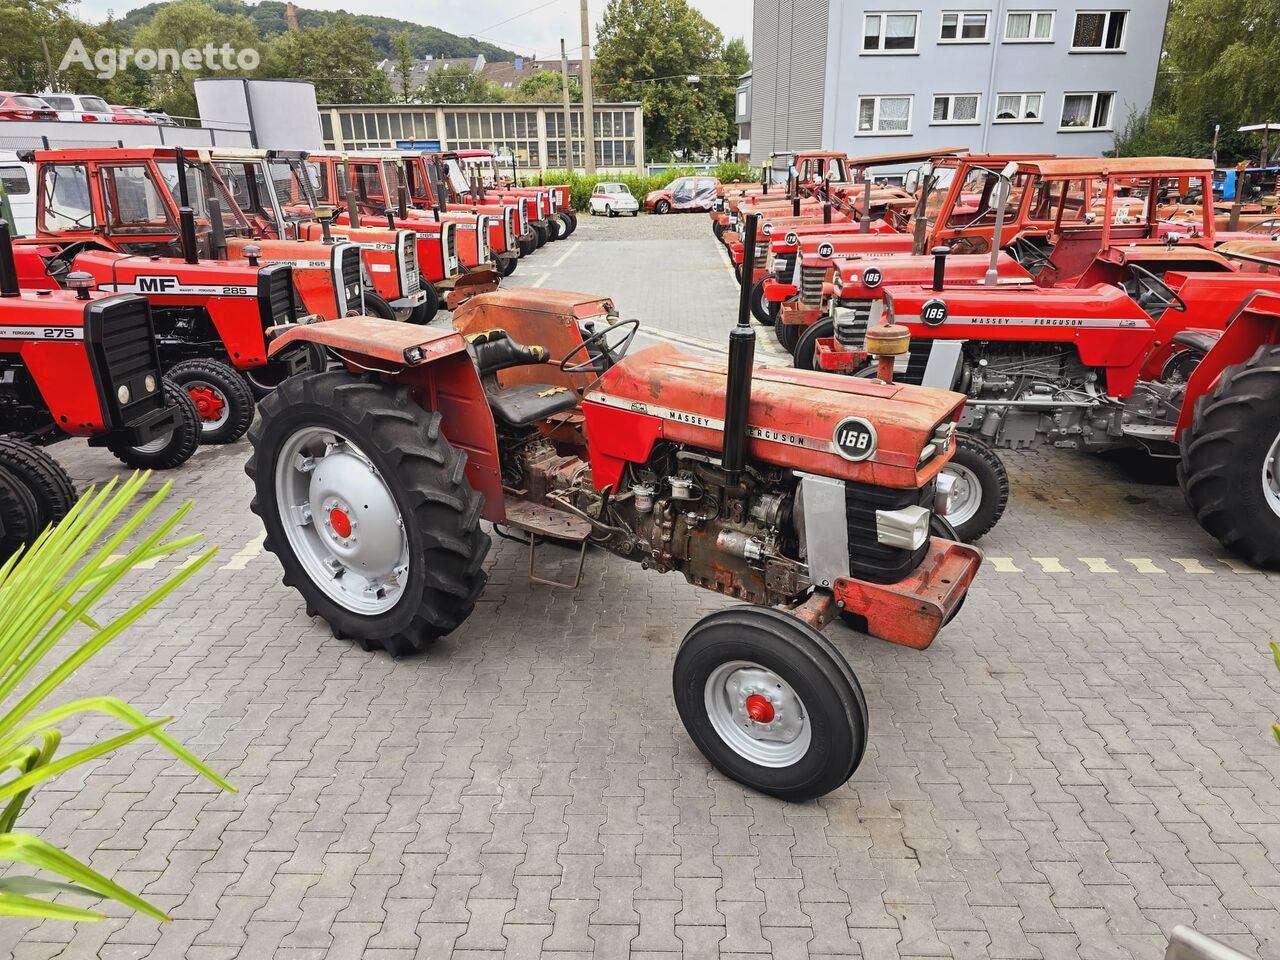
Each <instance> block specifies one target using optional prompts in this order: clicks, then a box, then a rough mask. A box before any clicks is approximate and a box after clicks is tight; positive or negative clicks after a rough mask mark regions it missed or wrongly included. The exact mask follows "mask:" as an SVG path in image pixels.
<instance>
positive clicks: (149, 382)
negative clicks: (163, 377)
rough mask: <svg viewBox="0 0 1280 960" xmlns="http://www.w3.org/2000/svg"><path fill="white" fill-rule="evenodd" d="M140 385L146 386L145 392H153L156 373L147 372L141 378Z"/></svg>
mask: <svg viewBox="0 0 1280 960" xmlns="http://www.w3.org/2000/svg"><path fill="white" fill-rule="evenodd" d="M142 385H143V386H144V387H146V388H147V393H155V392H156V386H157V384H156V375H155V374H154V373H148V374H147V375H146V377H144V378H143V380H142Z"/></svg>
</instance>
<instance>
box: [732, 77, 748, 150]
mask: <svg viewBox="0 0 1280 960" xmlns="http://www.w3.org/2000/svg"><path fill="white" fill-rule="evenodd" d="M734 103H735V107H734V117H733V119H734V122H735V123H736V124H737V125H738V144H737V146H736V147H735V148H734V151H733V159H735V160H737V161H738V162H739V163H746V162H747V161H749V160H750V159H751V71H750V70H748V71H747V72H746V73H744V74H743V75H742V76H740V77H739V78H738V92H737V95H736V99H735V101H734Z"/></svg>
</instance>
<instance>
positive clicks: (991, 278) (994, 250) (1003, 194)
mask: <svg viewBox="0 0 1280 960" xmlns="http://www.w3.org/2000/svg"><path fill="white" fill-rule="evenodd" d="M1017 172H1018V165H1017V164H1016V163H1014V162H1013V161H1012V160H1010V161H1009V162H1008V163H1007V164H1005V167H1004V169H1003V170H1001V171H1000V179H999V180H998V181H997V182H996V185H995V189H996V190H998V191H999V193H997V194H996V224H995V228H994V229H993V230H992V233H991V262H990V264H989V265H988V267H987V273H986V276H984V277H983V278H982V282H983V283H984V284H985V285H987V286H988V287H994V286H995V285H996V284H997V283H999V282H1000V272H999V270H997V269H996V265H997V263H998V262H999V259H1000V246H1001V244H1002V243H1003V239H1004V238H1003V237H1002V236H1001V234H1002V233H1003V232H1004V214H1005V208H1006V207H1008V205H1009V194H1010V193H1011V192H1012V191H1013V178H1014V176H1015V175H1016V174H1017Z"/></svg>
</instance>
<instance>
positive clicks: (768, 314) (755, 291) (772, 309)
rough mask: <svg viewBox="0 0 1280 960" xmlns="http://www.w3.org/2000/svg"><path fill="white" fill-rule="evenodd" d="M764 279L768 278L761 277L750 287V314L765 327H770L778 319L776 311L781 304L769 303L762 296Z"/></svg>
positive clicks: (777, 311) (779, 308)
mask: <svg viewBox="0 0 1280 960" xmlns="http://www.w3.org/2000/svg"><path fill="white" fill-rule="evenodd" d="M766 279H768V278H767V277H761V278H760V279H759V280H757V281H756V283H755V285H754V286H752V288H751V315H752V316H753V317H755V318H756V319H757V320H759V321H760V322H761V323H763V324H764V325H765V326H766V327H772V326H773V325H774V323H775V322H776V321H777V319H778V313H779V312H780V311H781V310H782V304H780V303H771V302H770V301H768V300H766V299H765V298H764V282H765V280H766Z"/></svg>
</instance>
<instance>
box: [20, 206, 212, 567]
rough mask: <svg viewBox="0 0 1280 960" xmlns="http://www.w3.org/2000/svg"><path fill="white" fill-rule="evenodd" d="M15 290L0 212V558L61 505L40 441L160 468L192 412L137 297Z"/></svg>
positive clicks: (53, 466) (168, 462)
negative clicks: (81, 443) (164, 368)
mask: <svg viewBox="0 0 1280 960" xmlns="http://www.w3.org/2000/svg"><path fill="white" fill-rule="evenodd" d="M70 285H71V286H72V287H73V288H74V290H67V291H63V290H47V289H45V290H23V289H21V288H20V286H19V283H18V271H17V267H16V264H15V262H14V256H13V247H12V245H11V244H10V241H9V228H8V225H6V224H4V223H3V222H0V438H2V439H0V562H3V559H4V558H7V557H8V556H9V555H10V554H11V553H12V552H13V551H14V550H16V549H17V548H18V547H19V546H21V545H23V544H30V543H31V542H32V541H33V540H34V539H35V537H36V536H37V535H38V534H39V533H40V531H41V530H43V529H44V528H45V527H46V526H47V525H48V524H50V523H55V522H57V521H58V520H60V519H62V517H63V516H65V515H66V512H67V510H69V509H70V508H71V505H72V504H73V503H74V502H75V499H76V494H75V488H74V486H73V484H72V482H71V479H70V478H69V477H68V476H67V474H66V471H64V470H63V469H62V467H61V466H59V465H58V463H57V461H56V460H54V459H53V458H52V457H50V456H49V454H48V453H46V452H45V451H44V450H43V449H42V448H43V447H44V446H46V445H48V444H51V443H55V442H57V441H59V440H63V439H66V438H67V437H86V438H88V441H89V443H90V445H93V446H104V447H106V448H107V449H109V450H110V451H111V452H112V453H114V454H115V455H116V456H117V457H118V458H119V459H120V460H122V461H123V462H125V463H127V464H129V465H131V466H135V467H145V468H155V469H168V468H171V467H176V466H178V465H179V464H182V463H185V462H186V461H187V460H188V459H190V457H191V455H192V454H193V453H195V450H196V446H197V443H198V441H199V436H200V418H199V416H198V415H197V413H196V410H195V407H194V405H193V404H192V403H191V400H190V399H189V398H188V397H187V395H186V394H185V393H184V392H183V391H182V390H180V389H179V388H178V387H177V386H176V385H175V384H173V383H172V382H170V381H169V380H167V379H165V378H164V377H163V376H162V374H161V366H160V360H159V357H158V355H157V352H156V346H155V344H156V339H155V332H154V330H153V329H152V327H151V311H150V309H149V308H148V306H147V301H146V300H144V299H142V298H141V297H135V296H128V295H120V294H102V293H93V292H91V291H90V288H91V287H92V286H93V278H92V277H90V276H88V275H87V274H80V273H75V274H72V276H71V278H70Z"/></svg>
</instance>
